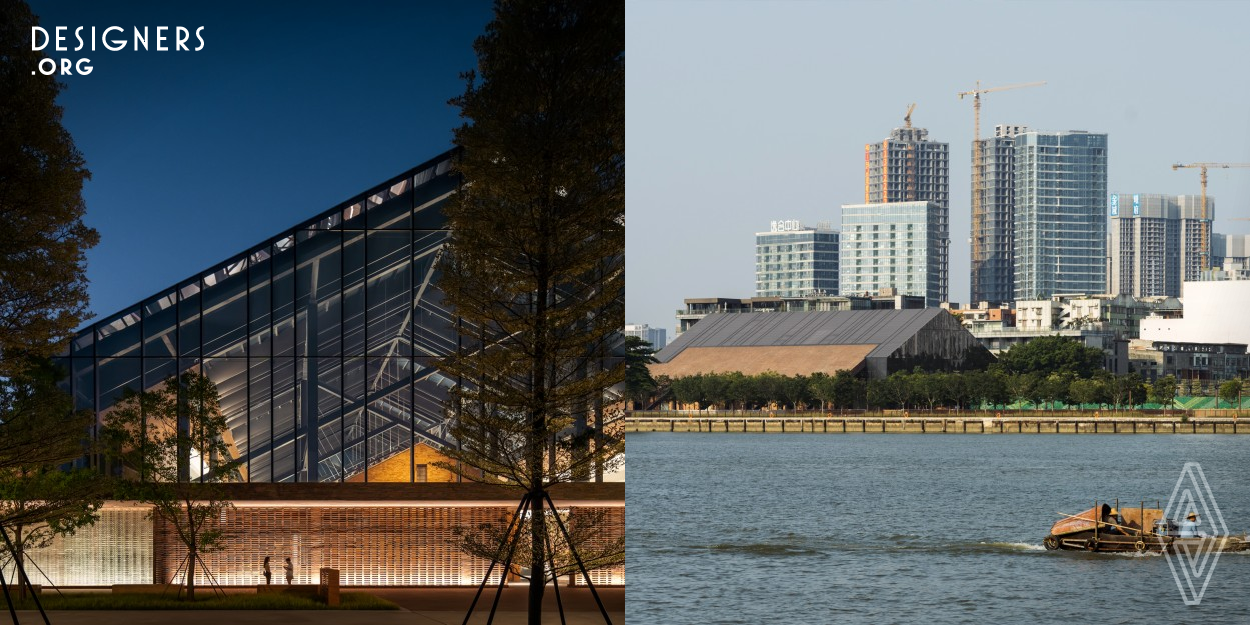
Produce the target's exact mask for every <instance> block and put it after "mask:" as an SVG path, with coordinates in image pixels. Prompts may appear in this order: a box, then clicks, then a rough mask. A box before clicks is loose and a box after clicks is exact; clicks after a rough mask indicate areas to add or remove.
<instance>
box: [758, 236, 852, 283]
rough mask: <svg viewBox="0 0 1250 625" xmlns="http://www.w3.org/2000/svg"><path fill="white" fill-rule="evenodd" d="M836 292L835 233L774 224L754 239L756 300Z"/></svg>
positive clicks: (836, 255)
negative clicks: (758, 298) (768, 230)
mask: <svg viewBox="0 0 1250 625" xmlns="http://www.w3.org/2000/svg"><path fill="white" fill-rule="evenodd" d="M837 292H838V232H837V231H836V230H829V229H827V228H823V227H817V228H807V227H805V226H803V225H801V224H799V223H798V222H797V221H775V222H773V228H772V230H771V231H770V232H759V233H756V235H755V296H756V297H810V296H812V295H823V294H828V295H836V294H837Z"/></svg>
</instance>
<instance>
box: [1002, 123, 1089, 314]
mask: <svg viewBox="0 0 1250 625" xmlns="http://www.w3.org/2000/svg"><path fill="white" fill-rule="evenodd" d="M1012 169H1013V178H1014V180H1013V184H1014V188H1015V197H1014V206H1015V218H1014V223H1013V228H1014V232H1015V235H1014V239H1015V242H1014V243H1015V261H1014V268H1015V289H1014V290H1015V299H1016V300H1039V299H1047V298H1049V297H1050V296H1051V295H1055V294H1059V293H1103V292H1105V291H1106V288H1107V218H1106V216H1105V214H1104V212H1103V211H1104V210H1105V209H1104V206H1105V203H1106V201H1107V200H1106V198H1107V135H1105V134H1093V133H1088V132H1084V131H1079V130H1072V131H1065V132H1038V131H1032V130H1030V131H1026V132H1023V133H1020V134H1018V135H1016V138H1015V147H1014V153H1013V167H1012Z"/></svg>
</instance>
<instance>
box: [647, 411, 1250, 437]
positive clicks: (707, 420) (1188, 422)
mask: <svg viewBox="0 0 1250 625" xmlns="http://www.w3.org/2000/svg"><path fill="white" fill-rule="evenodd" d="M625 431H626V432H627V433H629V432H729V433H733V432H787V433H796V434H799V433H810V434H844V433H845V434H861V433H862V434H872V433H877V434H881V433H885V434H891V433H894V434H1250V423H1246V422H1244V420H1243V421H1242V422H1239V421H1238V420H1237V419H1234V418H1192V419H1184V420H1182V419H1181V418H1180V417H1149V418H1126V417H1101V418H1079V417H1044V416H1040V415H1039V416H1036V417H1033V416H1029V417H1010V418H1007V417H1004V418H995V417H943V418H931V417H923V418H916V417H912V418H903V417H881V416H878V417H872V416H863V417H776V416H774V417H768V416H762V417H744V416H731V417H707V416H692V417H686V416H682V417H651V416H646V417H634V416H631V417H627V418H626V419H625Z"/></svg>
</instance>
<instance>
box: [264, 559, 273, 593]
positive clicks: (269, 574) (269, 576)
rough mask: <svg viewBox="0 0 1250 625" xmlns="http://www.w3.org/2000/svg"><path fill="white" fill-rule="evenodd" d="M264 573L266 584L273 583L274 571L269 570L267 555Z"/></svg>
mask: <svg viewBox="0 0 1250 625" xmlns="http://www.w3.org/2000/svg"><path fill="white" fill-rule="evenodd" d="M264 573H265V585H266V586H268V585H269V584H270V583H271V580H272V579H273V571H271V570H269V556H265V565H264Z"/></svg>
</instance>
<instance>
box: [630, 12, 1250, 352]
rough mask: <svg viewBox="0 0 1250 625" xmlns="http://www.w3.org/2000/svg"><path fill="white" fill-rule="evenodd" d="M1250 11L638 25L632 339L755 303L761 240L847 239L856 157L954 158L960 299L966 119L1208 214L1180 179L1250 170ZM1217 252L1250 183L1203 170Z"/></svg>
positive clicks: (1247, 198)
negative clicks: (915, 151)
mask: <svg viewBox="0 0 1250 625" xmlns="http://www.w3.org/2000/svg"><path fill="white" fill-rule="evenodd" d="M1248 24H1250V2H1237V1H1224V2H1072V3H1065V2H966V1H964V2H810V1H809V2H781V1H770V2H708V1H698V2H689V1H682V0H668V1H663V2H660V1H630V2H628V3H627V4H626V46H627V48H626V49H627V50H628V55H629V62H628V70H627V74H626V107H627V108H626V111H627V116H628V117H627V127H626V141H627V145H628V150H629V161H630V164H629V177H628V179H627V183H626V210H627V214H628V218H629V229H628V236H627V242H626V259H627V265H626V268H627V305H626V320H627V321H628V322H630V323H649V324H651V325H652V326H658V327H664V328H668V329H669V336H670V338H671V337H672V335H673V333H674V330H673V328H674V326H675V321H674V311H675V310H677V309H678V308H681V307H682V306H683V305H682V300H683V299H685V298H690V297H750V296H753V295H754V289H755V283H754V279H755V247H754V246H755V239H754V234H755V233H756V232H760V231H765V230H768V223H769V221H772V220H775V219H799V220H802V221H803V222H805V223H807V224H809V225H814V224H815V223H816V222H818V221H832V222H834V224H835V227H838V224H840V223H841V210H840V207H841V205H842V204H855V203H861V202H863V199H864V195H863V193H864V192H863V185H864V170H863V161H864V144H865V143H874V142H877V141H880V140H881V139H884V138H886V137H888V136H889V133H890V130H891V129H892V128H895V127H899V126H902V125H903V115H904V114H905V113H906V110H907V106H908V104H911V103H913V102H914V103H916V105H917V106H916V111H915V113H914V114H913V115H912V123H913V125H914V126H919V127H923V128H928V129H929V133H930V138H931V139H933V140H937V141H944V142H947V143H949V144H950V159H951V167H950V172H951V179H950V183H951V184H950V188H951V215H950V222H951V247H950V252H951V262H950V285H951V298H952V299H953V300H954V301H958V302H966V301H967V299H968V290H969V286H968V280H969V278H968V267H969V245H968V232H969V227H970V212H971V209H970V208H969V202H970V200H969V197H970V187H971V169H970V163H971V160H972V156H971V143H972V134H973V133H972V130H973V129H972V126H973V111H972V102H971V99H964V100H960V99H959V98H958V97H957V96H956V93H957V92H960V91H967V90H970V89H973V88H974V86H975V83H976V81H977V80H980V81H981V85H982V87H983V88H984V87H993V86H999V85H1009V84H1015V83H1025V82H1033V81H1043V80H1044V81H1047V84H1046V85H1045V86H1042V87H1036V88H1028V89H1019V90H1012V91H1004V92H999V93H989V94H986V95H984V96H982V106H981V134H982V136H985V135H987V134H988V135H992V134H993V128H994V125H995V124H1023V125H1026V126H1029V127H1030V128H1034V129H1038V130H1087V131H1090V132H1105V133H1107V134H1108V144H1109V146H1108V169H1109V172H1108V181H1107V182H1108V191H1109V192H1111V193H1117V192H1118V193H1166V194H1187V193H1192V194H1197V193H1199V184H1198V171H1197V170H1188V169H1186V170H1179V171H1175V172H1174V171H1172V169H1171V167H1170V165H1171V164H1172V163H1177V162H1182V163H1191V162H1200V161H1207V162H1237V163H1250V81H1248V80H1247V78H1246V76H1247V71H1246V69H1245V67H1244V64H1245V62H1246V59H1250V37H1247V35H1246V29H1247V25H1248ZM1209 193H1210V195H1211V196H1212V197H1215V198H1217V200H1218V206H1217V210H1216V220H1215V231H1216V232H1225V233H1241V232H1247V231H1250V227H1248V226H1250V222H1247V221H1231V220H1229V218H1230V217H1250V169H1227V170H1212V171H1211V174H1210V182H1209Z"/></svg>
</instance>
